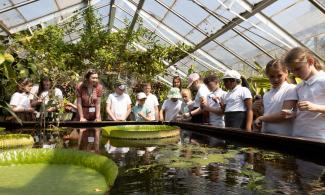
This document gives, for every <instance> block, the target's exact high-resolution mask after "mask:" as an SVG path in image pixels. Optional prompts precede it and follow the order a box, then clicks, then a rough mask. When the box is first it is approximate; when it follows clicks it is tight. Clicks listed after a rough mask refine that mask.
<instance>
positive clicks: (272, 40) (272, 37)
mask: <svg viewBox="0 0 325 195" xmlns="http://www.w3.org/2000/svg"><path fill="white" fill-rule="evenodd" d="M251 23H253V24H255V25H256V26H258V28H256V27H255V26H253V25H252V24H251ZM241 24H243V25H244V26H245V27H246V28H247V29H249V31H247V30H245V29H243V28H241V27H240V26H237V27H236V29H240V30H239V31H240V32H242V33H243V32H247V33H248V34H251V35H254V34H256V35H255V36H254V37H258V36H260V37H262V38H259V39H258V40H263V39H264V40H265V41H264V43H263V44H265V45H262V46H263V47H268V46H272V45H277V47H278V48H279V49H281V48H282V50H287V49H289V48H288V46H286V45H285V44H289V43H288V41H287V40H285V39H284V38H283V37H282V36H280V35H279V34H278V33H277V32H276V31H274V30H273V29H272V28H270V27H269V26H268V25H266V24H264V23H262V22H261V21H260V20H259V19H258V18H257V17H256V16H252V17H250V18H249V19H248V21H244V22H242V23H241ZM261 29H262V30H261ZM250 31H251V32H250ZM253 40H255V39H253ZM255 41H256V40H255ZM266 42H267V43H266ZM258 43H259V42H258ZM272 47H273V46H272Z"/></svg>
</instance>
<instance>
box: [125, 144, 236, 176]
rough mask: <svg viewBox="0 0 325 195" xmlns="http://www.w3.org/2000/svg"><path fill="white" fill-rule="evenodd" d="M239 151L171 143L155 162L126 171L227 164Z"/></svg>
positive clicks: (162, 150) (161, 151) (161, 150)
mask: <svg viewBox="0 0 325 195" xmlns="http://www.w3.org/2000/svg"><path fill="white" fill-rule="evenodd" d="M237 153H238V152H237V151H235V150H221V149H218V148H208V147H201V146H196V145H169V146H167V147H166V148H164V149H160V152H159V155H157V156H156V158H155V162H154V163H153V164H150V165H143V166H139V167H136V168H132V169H128V170H127V172H126V173H128V172H131V171H137V172H145V171H148V170H150V169H151V168H152V167H159V166H165V167H169V168H193V167H198V166H199V167H201V166H207V165H209V164H211V163H216V164H226V163H228V162H229V161H228V160H229V159H232V158H234V157H235V156H236V155H237Z"/></svg>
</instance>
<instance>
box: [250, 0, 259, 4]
mask: <svg viewBox="0 0 325 195" xmlns="http://www.w3.org/2000/svg"><path fill="white" fill-rule="evenodd" d="M261 1H262V0H248V2H249V3H250V4H251V5H254V4H257V3H259V2H261Z"/></svg>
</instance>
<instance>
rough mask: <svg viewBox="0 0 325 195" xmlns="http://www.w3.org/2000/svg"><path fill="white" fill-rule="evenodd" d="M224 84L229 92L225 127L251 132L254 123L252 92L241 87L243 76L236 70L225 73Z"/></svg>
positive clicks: (226, 99) (226, 100) (226, 101)
mask: <svg viewBox="0 0 325 195" xmlns="http://www.w3.org/2000/svg"><path fill="white" fill-rule="evenodd" d="M223 82H224V85H225V87H226V89H228V90H229V91H228V93H227V95H226V96H225V102H224V104H225V105H224V112H225V126H226V127H233V128H241V129H245V130H246V131H251V130H252V123H253V110H252V104H253V100H252V94H251V92H250V91H249V89H248V88H246V87H243V86H241V85H240V82H241V75H240V74H239V73H238V72H237V71H235V70H229V71H227V72H225V74H224V77H223Z"/></svg>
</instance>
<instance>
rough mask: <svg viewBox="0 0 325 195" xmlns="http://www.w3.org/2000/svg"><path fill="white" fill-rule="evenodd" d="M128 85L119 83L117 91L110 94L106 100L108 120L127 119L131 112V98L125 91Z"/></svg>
mask: <svg viewBox="0 0 325 195" xmlns="http://www.w3.org/2000/svg"><path fill="white" fill-rule="evenodd" d="M125 89H126V85H125V84H123V83H120V82H119V83H117V84H116V85H115V93H112V94H109V96H108V98H107V101H106V111H107V114H108V120H112V121H126V119H127V118H128V116H129V115H130V113H131V98H130V96H129V95H128V94H126V93H125Z"/></svg>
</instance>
